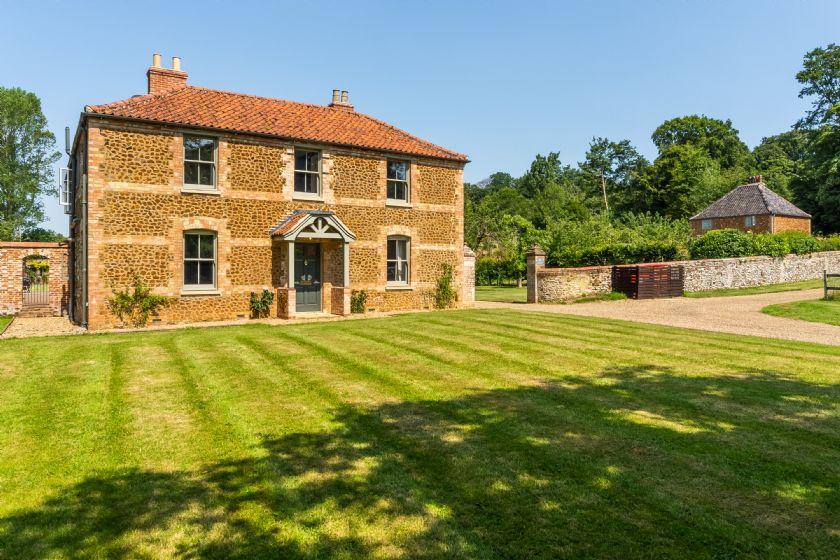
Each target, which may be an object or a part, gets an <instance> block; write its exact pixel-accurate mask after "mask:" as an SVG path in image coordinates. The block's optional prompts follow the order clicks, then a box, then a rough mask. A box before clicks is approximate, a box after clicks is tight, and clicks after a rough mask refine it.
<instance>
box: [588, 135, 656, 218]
mask: <svg viewBox="0 0 840 560" xmlns="http://www.w3.org/2000/svg"><path fill="white" fill-rule="evenodd" d="M649 166H650V163H649V162H648V161H647V160H646V159H645V158H644V156H642V155H641V154H640V153H639V152H638V150H636V148H634V147H633V145H632V144H630V141H629V140H621V141H618V142H613V141H611V140H609V139H607V138H593V139H592V141H591V142H590V143H589V150H587V152H586V158H585V159H584V161H583V162H581V163H580V164H579V167H580V170H581V175H582V180H583V181H582V182H583V185H584V189H585V191H586V194H587V195H588V197H589V198H590V199H600V201H601V202H602V204H601V203H599V204H598V206H600V207H602V208H603V209H604V210H605V211H610V209H612V210H613V212H615V213H621V212H625V211H631V212H632V211H641V210H643V209H645V208H646V207H647V204H646V200H645V192H644V190H643V188H642V185H641V181H642V178H643V177H644V176H645V173H646V170H647V168H648V167H649Z"/></svg>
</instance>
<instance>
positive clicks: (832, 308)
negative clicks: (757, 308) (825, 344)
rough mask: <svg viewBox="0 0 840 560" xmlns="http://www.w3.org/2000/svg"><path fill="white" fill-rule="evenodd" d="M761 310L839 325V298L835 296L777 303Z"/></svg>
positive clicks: (778, 315)
mask: <svg viewBox="0 0 840 560" xmlns="http://www.w3.org/2000/svg"><path fill="white" fill-rule="evenodd" d="M761 311H762V312H764V313H767V314H768V315H775V316H777V317H787V318H789V319H800V320H802V321H811V322H813V323H828V324H829V325H840V298H837V297H835V298H832V299H815V300H805V301H792V302H790V303H778V304H775V305H768V306H767V307H765V308H764V309H762V310H761Z"/></svg>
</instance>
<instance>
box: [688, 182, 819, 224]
mask: <svg viewBox="0 0 840 560" xmlns="http://www.w3.org/2000/svg"><path fill="white" fill-rule="evenodd" d="M767 215H771V216H790V217H794V218H810V217H811V215H810V214H808V213H807V212H804V211H802V210H800V209H799V208H797V207H796V206H794V205H793V204H792V203H791V202H789V201H788V200H785V199H784V198H782V197H781V196H779V195H778V194H776V193H774V192H773V191H771V190H770V189H768V188H767V185H765V184H764V183H761V182H758V183H749V184H747V185H741V186H739V187H735V188H734V189H732V190H731V191H729V192H728V193H727V194H725V195H724V196H723V197H721V198H719V199H718V200H716V201H715V202H713V203H712V204H710V205H709V206H708V207H707V208H706V209H705V210H703V211H702V212H700V213H699V214H697V215H695V216H692V217H691V218H690V219H691V220H706V219H710V218H733V217H739V216H767Z"/></svg>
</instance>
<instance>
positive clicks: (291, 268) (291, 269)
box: [286, 241, 295, 288]
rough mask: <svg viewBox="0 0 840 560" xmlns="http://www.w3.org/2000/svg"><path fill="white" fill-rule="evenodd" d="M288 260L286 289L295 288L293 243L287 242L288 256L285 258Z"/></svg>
mask: <svg viewBox="0 0 840 560" xmlns="http://www.w3.org/2000/svg"><path fill="white" fill-rule="evenodd" d="M286 258H287V259H289V262H288V265H289V277H288V278H287V279H286V287H287V288H294V287H295V242H294V241H289V254H288V256H287V257H286Z"/></svg>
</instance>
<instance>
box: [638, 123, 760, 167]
mask: <svg viewBox="0 0 840 560" xmlns="http://www.w3.org/2000/svg"><path fill="white" fill-rule="evenodd" d="M651 139H652V140H653V143H654V144H656V147H657V148H658V150H659V153H660V155H661V154H664V153H666V152H667V151H668V150H669V149H670V148H671V147H673V146H678V145H686V144H690V145H692V146H696V147H698V148H700V149H702V150H703V151H705V152H706V154H707V155H708V156H709V157H710V158H711V159H713V160H715V161H716V162H718V164H719V165H720V166H721V169H731V168H733V167H736V166H745V165H748V164H749V163H750V150H749V148H747V145H746V144H744V143H743V142H742V141H741V138H740V137H739V136H738V131H737V130H736V129H735V128H734V127H733V126H732V121H730V120H725V121H722V120H719V119H713V118H711V117H707V116H705V115H700V116H698V115H689V116H686V117H677V118H675V119H670V120H667V121H665V122H664V123H662V124H661V125H659V127H658V128H657V129H656V130H655V131H654V132H653V135H652V136H651Z"/></svg>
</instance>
